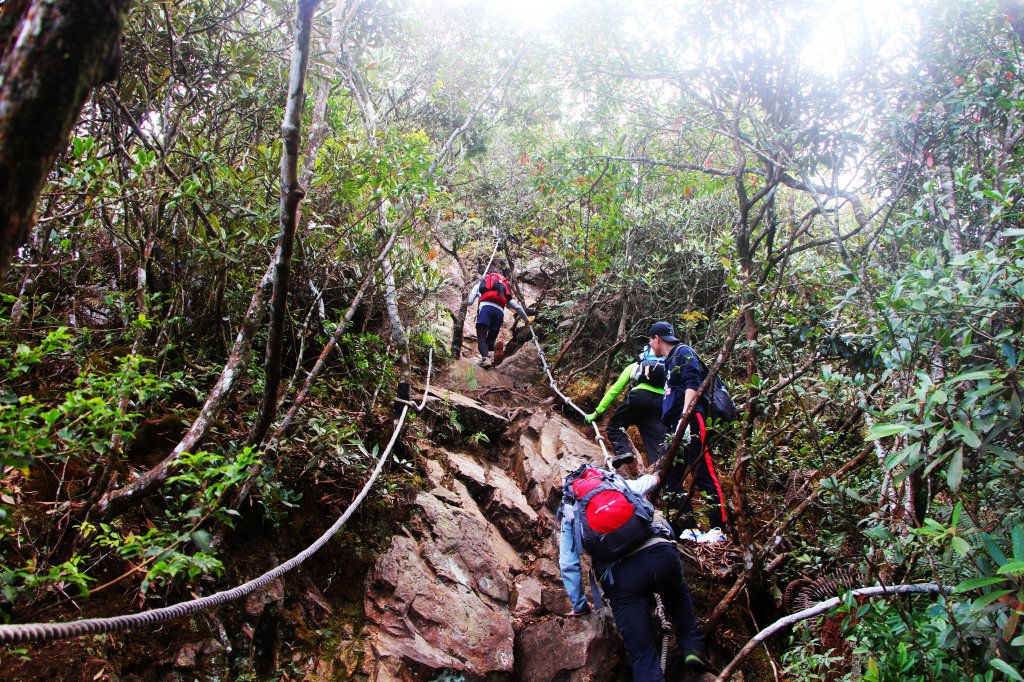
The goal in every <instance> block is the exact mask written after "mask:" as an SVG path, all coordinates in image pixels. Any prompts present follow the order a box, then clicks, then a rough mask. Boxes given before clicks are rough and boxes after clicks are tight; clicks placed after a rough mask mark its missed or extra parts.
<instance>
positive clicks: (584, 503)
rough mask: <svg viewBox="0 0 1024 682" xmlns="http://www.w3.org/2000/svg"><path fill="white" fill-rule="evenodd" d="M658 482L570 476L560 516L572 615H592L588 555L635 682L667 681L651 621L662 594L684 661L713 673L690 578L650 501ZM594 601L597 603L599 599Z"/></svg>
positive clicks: (605, 474)
mask: <svg viewBox="0 0 1024 682" xmlns="http://www.w3.org/2000/svg"><path fill="white" fill-rule="evenodd" d="M657 484H658V476H657V475H652V474H647V475H644V476H641V477H640V478H638V479H636V480H633V481H630V480H626V479H624V478H623V477H622V476H620V475H619V474H617V473H615V472H614V471H606V470H603V469H598V468H596V467H594V466H593V465H589V464H584V465H581V466H580V467H579V468H577V469H576V470H575V471H573V472H572V473H571V474H569V475H568V476H566V477H565V480H564V481H563V483H562V503H561V506H560V507H559V511H558V514H559V519H560V523H559V528H560V534H559V539H560V542H559V566H560V568H561V570H562V581H563V583H564V584H565V587H566V591H567V592H568V593H569V598H570V600H571V601H572V602H573V610H572V612H571V613H570V614H569V615H571V616H575V615H581V614H582V613H585V612H587V611H589V610H590V604H589V603H588V602H587V601H586V599H585V597H584V595H583V581H582V570H581V564H580V553H581V552H586V553H587V554H589V555H590V557H591V559H592V560H593V565H594V573H595V574H596V575H597V576H599V579H600V582H601V587H602V588H603V590H604V596H605V597H607V599H608V601H609V603H610V604H611V607H612V615H613V616H614V618H615V626H616V627H617V628H618V630H619V634H620V635H621V636H622V640H623V642H624V643H625V645H626V651H627V653H628V654H629V665H630V668H631V669H632V672H633V679H634V680H644V682H661V681H662V680H664V679H665V676H664V671H663V670H662V669H661V656H660V651H659V641H658V637H657V635H658V632H657V629H656V628H655V626H654V622H653V621H652V619H651V612H652V610H653V609H654V605H655V595H660V597H661V600H662V603H663V604H664V607H665V611H666V612H667V614H668V616H669V618H670V619H671V620H672V623H673V625H674V626H675V635H676V643H677V644H678V645H679V650H680V652H682V655H683V657H684V661H685V663H686V664H687V665H688V666H691V667H695V668H701V669H706V668H707V664H706V663H705V662H704V635H703V633H702V632H701V631H700V629H699V628H698V627H697V615H696V613H695V611H694V608H693V599H692V596H691V595H690V587H689V585H687V583H686V580H685V579H684V578H683V565H682V562H680V560H679V554H678V553H677V552H676V547H675V543H674V542H673V541H672V533H671V531H670V530H669V529H668V528H667V527H666V526H665V525H663V523H661V522H660V521H657V520H655V512H654V507H653V506H652V505H651V503H650V502H649V501H648V500H647V499H646V498H645V497H644V495H646V494H647V493H648V492H650V491H651V490H653V489H654V488H655V487H656V486H657ZM592 589H596V586H594V588H592ZM594 599H595V602H596V601H598V596H597V595H595V597H594Z"/></svg>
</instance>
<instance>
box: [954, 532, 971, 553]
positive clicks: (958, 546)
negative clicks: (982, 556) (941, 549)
mask: <svg viewBox="0 0 1024 682" xmlns="http://www.w3.org/2000/svg"><path fill="white" fill-rule="evenodd" d="M951 542H952V544H953V551H954V552H956V553H957V554H959V555H960V556H962V557H965V556H967V555H968V554H970V553H971V545H970V543H969V542H967V540H964V539H963V538H962V537H960V536H959V535H954V536H953V539H952V540H951Z"/></svg>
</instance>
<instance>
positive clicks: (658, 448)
mask: <svg viewBox="0 0 1024 682" xmlns="http://www.w3.org/2000/svg"><path fill="white" fill-rule="evenodd" d="M626 386H629V387H630V388H629V392H628V393H627V394H626V399H625V400H624V401H622V402H621V403H619V406H618V407H617V408H615V412H614V413H613V414H612V416H611V419H609V420H608V426H607V427H606V430H607V431H608V440H609V441H611V444H612V449H613V450H615V457H613V458H612V466H614V467H615V468H616V469H618V468H619V467H620V466H622V465H624V464H629V463H630V462H632V461H633V460H634V459H635V457H634V454H633V444H632V443H631V442H630V440H629V434H627V433H626V429H627V428H629V427H630V426H636V428H637V430H638V431H639V432H640V438H641V439H642V440H643V443H644V452H645V453H646V454H647V466H650V465H652V464H654V463H655V462H656V461H658V459H659V458H660V457H661V456H662V455H663V454H665V425H664V424H662V423H661V402H662V396H664V394H665V388H664V387H665V361H664V359H662V358H659V357H658V356H657V355H655V354H654V352H653V351H651V347H650V346H646V347H645V348H644V349H643V351H641V352H640V354H639V355H638V356H637V358H636V360H635V361H634V362H632V363H630V364H629V365H627V366H626V368H625V369H624V370H622V373H621V374H620V375H619V378H618V379H617V380H616V381H615V383H614V384H612V385H611V387H610V388H609V389H608V390H607V391H606V392H605V394H604V397H603V398H601V402H600V403H599V404H598V406H597V408H596V409H595V410H594V411H593V412H591V413H590V414H588V415H587V416H586V417H585V421H586V422H587V423H588V424H589V423H591V422H593V421H594V420H595V419H597V418H598V417H600V416H601V414H602V413H603V412H604V411H605V410H606V409H607V408H608V406H609V405H610V404H611V403H612V401H613V400H615V398H617V397H618V396H619V394H620V393H621V392H622V391H623V389H624V388H626Z"/></svg>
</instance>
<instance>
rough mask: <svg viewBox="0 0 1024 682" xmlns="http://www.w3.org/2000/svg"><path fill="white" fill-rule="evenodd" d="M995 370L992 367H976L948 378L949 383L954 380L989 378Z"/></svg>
mask: <svg viewBox="0 0 1024 682" xmlns="http://www.w3.org/2000/svg"><path fill="white" fill-rule="evenodd" d="M995 373H996V371H995V370H994V369H976V370H973V371H970V372H964V373H963V374H957V375H956V376H955V377H953V378H952V379H950V380H949V383H953V382H954V381H978V380H980V379H991V378H992V375H994V374H995Z"/></svg>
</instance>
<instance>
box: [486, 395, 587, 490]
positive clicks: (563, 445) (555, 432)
mask: <svg viewBox="0 0 1024 682" xmlns="http://www.w3.org/2000/svg"><path fill="white" fill-rule="evenodd" d="M503 445H505V446H506V447H505V448H504V457H503V460H504V461H506V462H507V466H508V468H509V469H511V470H512V471H513V473H514V474H515V476H516V478H517V479H519V480H520V481H522V482H523V487H524V493H525V494H526V499H527V500H528V501H529V503H530V505H531V506H532V507H533V508H534V509H538V510H539V509H541V508H547V509H552V508H553V507H554V506H555V504H556V503H557V500H558V498H559V495H560V494H561V485H562V479H563V478H564V477H565V475H566V474H567V473H569V472H570V471H572V470H573V469H575V468H576V467H578V466H579V465H580V463H582V462H594V463H597V464H602V462H601V461H600V460H601V450H600V449H599V447H598V446H597V444H596V443H595V442H594V440H593V439H592V438H588V437H586V436H584V435H583V434H581V433H580V432H579V430H578V428H577V427H576V426H575V425H574V424H573V423H572V422H570V421H569V420H568V419H566V418H565V417H562V416H561V415H557V414H551V413H549V412H547V411H544V410H536V411H535V412H533V414H531V415H529V416H528V418H524V419H520V420H517V422H516V423H515V424H514V425H513V427H512V428H511V429H510V430H509V432H508V434H507V436H506V439H505V440H504V441H503Z"/></svg>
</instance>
